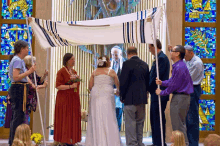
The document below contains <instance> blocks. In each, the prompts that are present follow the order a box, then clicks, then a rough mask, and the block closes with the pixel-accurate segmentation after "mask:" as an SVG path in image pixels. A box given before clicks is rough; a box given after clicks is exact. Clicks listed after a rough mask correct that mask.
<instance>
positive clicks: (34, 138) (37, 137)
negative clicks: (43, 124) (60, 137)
mask: <svg viewBox="0 0 220 146" xmlns="http://www.w3.org/2000/svg"><path fill="white" fill-rule="evenodd" d="M42 139H43V136H42V135H41V134H40V133H34V134H32V135H31V140H32V141H34V142H35V143H36V144H41V140H42Z"/></svg>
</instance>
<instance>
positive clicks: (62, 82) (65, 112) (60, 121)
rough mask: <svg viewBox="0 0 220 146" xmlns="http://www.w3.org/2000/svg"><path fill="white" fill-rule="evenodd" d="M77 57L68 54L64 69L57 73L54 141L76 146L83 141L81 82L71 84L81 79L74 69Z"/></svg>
mask: <svg viewBox="0 0 220 146" xmlns="http://www.w3.org/2000/svg"><path fill="white" fill-rule="evenodd" d="M74 65H75V57H74V56H73V54H71V53H66V54H65V55H64V57H63V66H64V67H63V68H61V69H60V70H59V71H58V73H57V78H56V88H57V89H58V92H57V97H56V105H55V121H54V141H56V142H59V143H61V144H66V145H74V144H75V143H77V142H80V141H81V107H80V97H79V84H80V83H79V82H78V83H73V82H69V81H70V80H72V79H76V78H79V76H77V72H76V71H75V70H74V69H73V66H74ZM76 89H77V91H76Z"/></svg>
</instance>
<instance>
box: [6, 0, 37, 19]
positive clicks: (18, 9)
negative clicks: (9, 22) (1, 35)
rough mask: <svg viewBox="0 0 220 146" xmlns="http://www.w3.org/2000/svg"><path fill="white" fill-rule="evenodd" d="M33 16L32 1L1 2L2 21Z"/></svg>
mask: <svg viewBox="0 0 220 146" xmlns="http://www.w3.org/2000/svg"><path fill="white" fill-rule="evenodd" d="M26 15H27V16H28V17H31V16H32V15H33V0H2V18H3V19H25V18H26Z"/></svg>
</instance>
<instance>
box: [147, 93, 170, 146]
mask: <svg viewBox="0 0 220 146" xmlns="http://www.w3.org/2000/svg"><path fill="white" fill-rule="evenodd" d="M152 98H158V96H157V95H156V94H155V93H153V94H151V99H152ZM166 106H167V101H161V112H162V125H163V141H164V146H166V143H165V133H166V118H165V109H166ZM150 123H151V131H152V142H153V144H154V145H156V146H161V145H162V142H161V130H160V129H161V128H160V113H159V102H151V106H150Z"/></svg>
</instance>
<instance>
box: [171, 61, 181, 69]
mask: <svg viewBox="0 0 220 146" xmlns="http://www.w3.org/2000/svg"><path fill="white" fill-rule="evenodd" d="M181 62H183V60H179V61H177V62H175V63H174V64H173V65H172V66H173V68H175V67H176V66H177V65H179V64H180V63H181Z"/></svg>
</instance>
